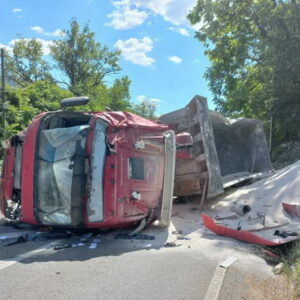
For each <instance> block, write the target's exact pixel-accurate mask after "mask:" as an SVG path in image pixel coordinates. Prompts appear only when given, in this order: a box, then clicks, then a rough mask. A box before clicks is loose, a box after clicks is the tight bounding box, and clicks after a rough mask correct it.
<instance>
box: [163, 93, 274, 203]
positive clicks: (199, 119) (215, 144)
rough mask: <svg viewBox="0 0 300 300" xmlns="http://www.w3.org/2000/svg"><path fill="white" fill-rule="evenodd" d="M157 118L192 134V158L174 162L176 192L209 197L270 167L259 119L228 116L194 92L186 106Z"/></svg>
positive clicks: (175, 129)
mask: <svg viewBox="0 0 300 300" xmlns="http://www.w3.org/2000/svg"><path fill="white" fill-rule="evenodd" d="M160 121H161V123H164V124H168V125H169V126H170V128H172V129H173V130H174V131H175V133H176V134H178V133H181V132H188V133H190V134H191V136H192V137H193V146H192V156H191V158H190V159H186V160H178V161H177V162H176V172H175V183H174V195H176V196H188V195H197V194H202V195H204V196H206V195H207V197H208V198H212V197H215V196H217V195H220V194H222V193H223V192H224V189H225V188H227V187H230V186H232V185H235V184H237V183H239V182H242V181H245V180H248V179H251V178H255V177H259V176H263V175H264V174H266V173H268V172H270V171H272V164H271V161H270V156H269V151H268V146H267V142H266V138H265V134H264V129H263V125H262V122H260V121H258V120H255V119H248V118H242V119H238V120H234V121H233V120H227V119H226V118H225V117H223V116H222V115H221V114H220V113H218V112H215V111H210V110H208V106H207V100H206V98H204V97H201V96H195V97H194V98H193V99H192V100H191V102H190V103H189V104H188V105H187V106H186V107H185V108H183V109H180V110H177V111H174V112H171V113H168V114H165V115H163V116H161V117H160ZM203 198H205V197H203Z"/></svg>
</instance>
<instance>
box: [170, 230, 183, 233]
mask: <svg viewBox="0 0 300 300" xmlns="http://www.w3.org/2000/svg"><path fill="white" fill-rule="evenodd" d="M172 234H182V230H175V231H172Z"/></svg>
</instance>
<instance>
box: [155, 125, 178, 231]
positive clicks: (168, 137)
mask: <svg viewBox="0 0 300 300" xmlns="http://www.w3.org/2000/svg"><path fill="white" fill-rule="evenodd" d="M164 137H165V173H164V186H163V197H162V204H161V214H160V219H159V223H160V226H163V227H168V226H169V225H170V221H171V212H172V204H173V189H174V176H175V155H176V137H175V133H174V131H171V130H170V131H167V132H166V133H165V134H164Z"/></svg>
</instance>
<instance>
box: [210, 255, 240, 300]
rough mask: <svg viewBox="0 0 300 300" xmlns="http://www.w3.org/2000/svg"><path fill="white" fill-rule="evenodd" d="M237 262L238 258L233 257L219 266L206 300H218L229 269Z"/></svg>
mask: <svg viewBox="0 0 300 300" xmlns="http://www.w3.org/2000/svg"><path fill="white" fill-rule="evenodd" d="M236 261H237V258H235V257H233V256H231V257H229V258H227V259H226V260H224V261H223V262H221V263H220V264H219V265H218V266H217V268H216V270H215V273H214V275H213V278H212V280H211V282H210V284H209V286H208V289H207V292H206V295H205V297H204V300H218V298H219V295H220V291H221V288H222V284H223V281H224V278H225V274H226V271H227V268H228V267H229V266H230V265H232V264H233V263H234V262H236Z"/></svg>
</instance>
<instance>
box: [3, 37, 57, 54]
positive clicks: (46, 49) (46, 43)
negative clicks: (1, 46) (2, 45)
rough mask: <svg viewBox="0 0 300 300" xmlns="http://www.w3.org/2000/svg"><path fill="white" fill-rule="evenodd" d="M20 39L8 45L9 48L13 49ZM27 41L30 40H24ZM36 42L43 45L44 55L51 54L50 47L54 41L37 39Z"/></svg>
mask: <svg viewBox="0 0 300 300" xmlns="http://www.w3.org/2000/svg"><path fill="white" fill-rule="evenodd" d="M19 40H20V39H14V40H11V41H10V42H9V43H8V44H9V45H8V47H12V46H13V45H14V44H15V43H16V42H18V41H19ZM24 40H25V41H29V40H30V39H27V38H26V39H24ZM35 40H36V41H38V42H40V43H41V44H42V51H43V54H44V55H49V54H50V46H51V45H52V44H53V41H46V40H43V39H35Z"/></svg>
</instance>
